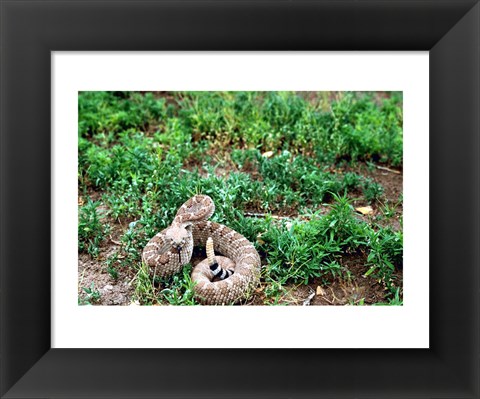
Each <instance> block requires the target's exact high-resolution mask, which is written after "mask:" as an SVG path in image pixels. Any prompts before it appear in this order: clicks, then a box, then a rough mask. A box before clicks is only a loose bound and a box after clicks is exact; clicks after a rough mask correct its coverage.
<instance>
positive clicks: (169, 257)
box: [142, 195, 260, 305]
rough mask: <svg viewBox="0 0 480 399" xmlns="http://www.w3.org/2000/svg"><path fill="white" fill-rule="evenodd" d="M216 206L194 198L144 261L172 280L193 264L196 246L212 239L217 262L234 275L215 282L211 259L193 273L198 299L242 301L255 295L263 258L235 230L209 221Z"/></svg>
mask: <svg viewBox="0 0 480 399" xmlns="http://www.w3.org/2000/svg"><path fill="white" fill-rule="evenodd" d="M214 211H215V205H214V203H213V201H212V199H211V198H210V197H209V196H207V195H195V196H193V197H192V198H190V199H189V200H188V201H187V202H185V203H184V204H183V205H182V206H181V207H180V208H179V210H178V212H177V214H176V216H175V218H174V220H173V222H172V224H171V225H170V226H169V227H167V228H166V229H164V230H162V231H160V232H159V233H157V234H156V235H155V236H154V237H153V238H152V239H151V240H150V241H149V242H148V243H147V245H146V246H145V248H144V250H143V254H142V260H143V262H144V263H145V264H146V265H147V267H148V268H149V269H150V270H151V271H152V273H153V274H154V275H157V276H160V277H170V276H172V275H174V274H175V273H178V272H180V271H181V270H182V268H183V266H185V265H186V264H187V263H189V262H190V259H191V257H192V253H193V247H194V246H201V247H205V246H206V243H207V240H208V238H209V237H211V239H212V240H213V247H214V251H215V252H217V253H219V254H221V255H223V256H216V260H217V262H218V264H219V265H220V267H222V268H223V269H232V270H233V274H231V275H230V273H228V275H229V276H228V277H227V278H225V279H223V280H220V281H216V280H214V277H215V276H214V274H213V272H212V270H210V266H209V262H208V260H207V259H206V260H204V261H202V262H200V263H199V264H198V265H197V266H195V268H194V269H193V271H192V274H191V278H192V281H193V282H194V291H195V297H196V299H197V300H198V301H199V302H200V303H202V304H205V305H227V304H233V303H236V302H239V301H241V300H243V299H245V298H246V297H248V295H249V294H250V293H251V292H252V290H253V288H255V286H256V285H258V283H259V279H260V256H259V255H258V252H257V250H256V249H255V247H254V246H253V244H252V243H251V242H250V241H248V240H247V239H246V238H245V237H244V236H243V235H241V234H240V233H238V232H236V231H235V230H233V229H231V228H229V227H227V226H225V225H223V224H219V223H215V222H212V221H209V220H208V219H209V218H210V217H211V216H212V215H213V212H214Z"/></svg>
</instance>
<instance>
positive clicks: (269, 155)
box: [262, 151, 273, 158]
mask: <svg viewBox="0 0 480 399" xmlns="http://www.w3.org/2000/svg"><path fill="white" fill-rule="evenodd" d="M272 155H273V151H267V152H264V153H263V154H262V157H265V158H271V157H272Z"/></svg>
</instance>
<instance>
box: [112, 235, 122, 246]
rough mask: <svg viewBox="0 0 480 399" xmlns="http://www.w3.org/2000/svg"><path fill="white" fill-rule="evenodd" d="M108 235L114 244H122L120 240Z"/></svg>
mask: <svg viewBox="0 0 480 399" xmlns="http://www.w3.org/2000/svg"><path fill="white" fill-rule="evenodd" d="M109 237H110V241H111V242H113V243H114V244H115V245H120V246H121V245H122V243H121V242H120V241H115V240H114V239H113V238H112V236H109Z"/></svg>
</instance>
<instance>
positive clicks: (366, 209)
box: [355, 205, 373, 215]
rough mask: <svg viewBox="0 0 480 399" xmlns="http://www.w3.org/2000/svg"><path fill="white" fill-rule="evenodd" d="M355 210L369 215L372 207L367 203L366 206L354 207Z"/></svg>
mask: <svg viewBox="0 0 480 399" xmlns="http://www.w3.org/2000/svg"><path fill="white" fill-rule="evenodd" d="M355 210H356V211H357V212H360V213H361V214H362V215H370V214H371V213H373V208H372V207H371V206H370V205H368V206H360V207H358V208H355Z"/></svg>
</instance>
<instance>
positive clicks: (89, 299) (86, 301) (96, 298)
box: [79, 282, 101, 305]
mask: <svg viewBox="0 0 480 399" xmlns="http://www.w3.org/2000/svg"><path fill="white" fill-rule="evenodd" d="M82 290H83V291H84V292H85V298H83V299H79V305H92V304H95V303H98V302H100V298H101V294H100V291H98V290H97V289H96V288H95V283H94V282H92V284H91V285H90V287H83V288H82Z"/></svg>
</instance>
